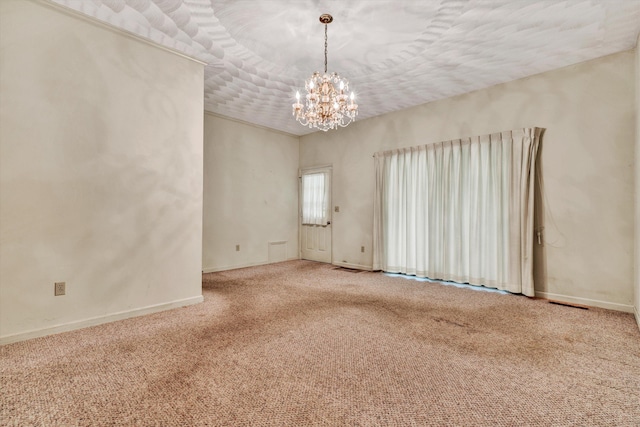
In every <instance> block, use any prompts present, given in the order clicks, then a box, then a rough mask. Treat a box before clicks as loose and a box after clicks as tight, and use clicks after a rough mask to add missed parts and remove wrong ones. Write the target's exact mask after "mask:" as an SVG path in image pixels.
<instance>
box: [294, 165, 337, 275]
mask: <svg viewBox="0 0 640 427" xmlns="http://www.w3.org/2000/svg"><path fill="white" fill-rule="evenodd" d="M300 257H301V258H302V259H308V260H312V261H319V262H326V263H331V167H330V166H328V167H321V168H312V169H304V170H302V174H301V177H300Z"/></svg>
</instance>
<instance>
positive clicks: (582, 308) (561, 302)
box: [549, 299, 589, 310]
mask: <svg viewBox="0 0 640 427" xmlns="http://www.w3.org/2000/svg"><path fill="white" fill-rule="evenodd" d="M549 302H550V303H551V304H556V305H564V306H566V307H573V308H579V309H581V310H589V307H587V306H586V305H580V304H573V303H570V302H564V301H554V300H551V299H550V300H549Z"/></svg>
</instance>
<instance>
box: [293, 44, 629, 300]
mask: <svg viewBox="0 0 640 427" xmlns="http://www.w3.org/2000/svg"><path fill="white" fill-rule="evenodd" d="M634 60H635V59H634V52H632V51H630V52H623V53H620V54H616V55H612V56H608V57H604V58H600V59H597V60H594V61H590V62H586V63H582V64H578V65H575V66H571V67H567V68H563V69H559V70H555V71H551V72H547V73H544V74H540V75H536V76H533V77H530V78H525V79H522V80H517V81H513V82H510V83H507V84H502V85H498V86H494V87H491V88H488V89H485V90H481V91H477V92H473V93H469V94H466V95H462V96H458V97H454V98H449V99H445V100H441V101H437V102H432V103H429V104H424V105H420V106H418V107H414V108H410V109H407V110H404V111H400V112H396V113H391V114H387V115H384V116H380V117H376V118H372V119H369V120H364V121H360V122H356V123H354V124H352V125H350V126H349V127H347V128H344V129H340V130H339V131H337V132H332V131H329V132H326V133H323V132H317V133H314V134H310V135H306V136H304V137H302V138H301V145H300V166H301V167H309V166H313V165H320V164H332V165H333V179H334V181H333V183H334V186H333V204H334V205H339V206H340V212H339V213H334V214H333V227H334V228H333V230H334V233H333V259H334V262H337V263H350V264H358V265H362V266H371V265H372V256H371V245H372V233H371V230H372V221H373V216H372V209H373V182H374V179H373V176H374V175H373V159H372V157H371V155H372V154H373V153H374V152H376V151H379V150H383V149H390V148H394V147H407V146H413V145H418V144H425V143H429V142H437V141H443V140H448V139H453V138H459V137H463V136H472V135H480V134H487V133H492V132H497V131H503V130H510V129H516V128H520V127H532V126H537V127H542V128H546V129H547V131H546V133H545V137H544V141H543V144H542V153H541V156H542V157H541V160H542V168H543V176H544V184H545V188H546V216H545V226H546V230H545V236H544V237H545V239H544V240H545V250H546V261H547V263H546V268H547V273H548V275H547V278H546V279H547V280H546V282H545V281H544V280H538V283H537V284H536V290H537V292H538V293H539V295H541V296H546V297H551V298H556V299H562V300H565V301H572V302H577V303H582V304H588V305H595V306H603V307H608V308H613V309H618V310H625V311H631V310H632V307H633V285H632V282H633V223H634V216H633V191H634V190H633V187H634V182H633V154H634V144H633V141H634V139H635V134H634V120H635V119H634V104H635V98H634V83H633V79H634ZM361 108H362V109H364V108H366V105H364V104H363V105H362V106H361ZM362 245H364V246H365V248H366V252H365V253H364V254H362V253H360V246H362Z"/></svg>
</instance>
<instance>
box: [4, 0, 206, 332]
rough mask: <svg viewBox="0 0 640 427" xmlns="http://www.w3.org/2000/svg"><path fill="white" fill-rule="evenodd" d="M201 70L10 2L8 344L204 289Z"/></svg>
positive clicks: (90, 26)
mask: <svg viewBox="0 0 640 427" xmlns="http://www.w3.org/2000/svg"><path fill="white" fill-rule="evenodd" d="M203 72H204V67H203V65H202V64H201V63H199V62H196V61H193V60H191V59H188V58H185V57H183V56H180V55H178V54H175V53H173V52H169V51H167V50H165V49H162V48H159V47H157V46H153V45H151V44H149V43H146V42H144V41H141V40H139V39H136V38H135V37H133V36H131V35H128V34H126V33H122V32H119V31H117V30H114V29H111V28H108V27H106V26H104V25H102V24H98V23H95V22H93V21H91V20H88V19H85V18H80V17H79V16H77V15H76V14H75V13H73V12H68V11H66V10H63V9H61V8H60V7H58V6H52V5H49V4H47V3H46V2H39V1H25V0H2V1H0V93H1V94H2V95H1V96H0V342H1V343H9V342H13V341H18V340H22V339H26V338H31V337H36V336H40V335H46V334H50V333H55V332H61V331H64V330H70V329H75V328H78V327H83V326H88V325H92V324H98V323H103V322H105V321H109V320H115V319H118V318H124V317H131V316H134V315H137V314H143V313H148V312H152V311H158V310H161V309H166V308H170V307H175V306H180V305H187V304H191V303H195V302H199V301H202V285H201V283H202V282H201V268H202V263H201V260H202V258H201V254H202V252H201V248H202V176H203V171H202V160H203V149H202V127H203V123H202V121H203V119H202V111H203V98H202V93H203ZM54 282H66V295H64V296H54Z"/></svg>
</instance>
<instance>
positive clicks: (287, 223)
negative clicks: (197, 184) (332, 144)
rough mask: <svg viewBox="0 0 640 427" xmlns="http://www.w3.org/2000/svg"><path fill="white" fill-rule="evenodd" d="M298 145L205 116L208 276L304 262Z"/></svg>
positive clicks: (205, 262) (279, 136) (291, 138)
mask: <svg viewBox="0 0 640 427" xmlns="http://www.w3.org/2000/svg"><path fill="white" fill-rule="evenodd" d="M298 145H299V138H298V137H297V136H292V135H288V134H284V133H281V132H277V131H273V130H269V129H265V128H261V127H257V126H253V125H250V124H246V123H241V122H238V121H234V120H230V119H225V118H221V117H218V116H215V115H212V114H208V113H206V114H205V117H204V164H205V167H204V235H203V246H202V259H203V271H204V272H212V271H220V270H229V269H233V268H240V267H248V266H252V265H260V264H267V263H272V262H279V261H285V260H289V259H298V162H299V150H298Z"/></svg>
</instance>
